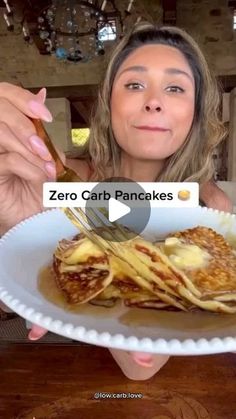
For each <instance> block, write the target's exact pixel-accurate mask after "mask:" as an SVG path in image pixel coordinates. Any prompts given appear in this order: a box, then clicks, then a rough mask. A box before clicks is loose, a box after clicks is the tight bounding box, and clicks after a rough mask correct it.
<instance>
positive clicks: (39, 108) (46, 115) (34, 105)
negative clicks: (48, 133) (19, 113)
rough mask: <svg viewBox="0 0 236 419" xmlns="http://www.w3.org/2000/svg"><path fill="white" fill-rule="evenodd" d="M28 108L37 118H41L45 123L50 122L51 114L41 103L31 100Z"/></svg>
mask: <svg viewBox="0 0 236 419" xmlns="http://www.w3.org/2000/svg"><path fill="white" fill-rule="evenodd" d="M29 108H30V110H31V111H32V112H33V113H34V114H35V116H36V117H37V118H41V119H42V120H43V121H45V122H52V120H53V118H52V114H51V112H49V110H48V109H47V108H46V106H45V105H44V104H43V103H40V102H37V101H36V100H31V101H30V102H29Z"/></svg>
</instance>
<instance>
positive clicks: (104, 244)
mask: <svg viewBox="0 0 236 419" xmlns="http://www.w3.org/2000/svg"><path fill="white" fill-rule="evenodd" d="M63 210H64V212H65V214H66V215H67V217H68V218H69V219H70V220H71V221H72V223H73V224H74V225H76V226H77V227H78V228H79V229H80V231H81V232H82V233H84V234H85V236H86V237H88V238H89V239H90V240H91V242H92V243H94V244H95V245H97V246H98V247H99V248H100V249H101V250H102V251H103V252H104V253H106V254H108V255H109V254H113V255H114V256H116V257H118V258H119V259H121V260H123V261H125V262H126V263H127V264H128V265H129V266H130V267H131V269H132V270H133V272H134V277H135V279H136V281H137V283H138V284H139V285H140V286H141V287H142V286H143V281H142V279H141V278H142V277H143V278H145V279H146V280H147V281H148V282H149V281H152V278H151V273H150V271H149V270H148V268H147V267H146V265H144V263H143V262H142V261H141V260H140V259H139V257H138V256H136V255H135V253H134V252H132V250H131V249H129V247H128V246H122V245H121V244H120V243H119V242H117V239H119V238H120V239H122V240H125V241H126V243H127V242H128V241H129V240H132V239H130V238H129V237H128V233H127V232H126V230H125V228H124V227H123V226H120V225H119V224H117V223H112V224H111V223H110V225H109V226H108V225H107V223H105V222H104V220H103V216H104V215H107V213H106V211H104V209H102V211H101V209H98V210H94V209H93V210H92V209H88V208H87V210H86V214H85V212H84V211H83V210H82V208H73V209H72V208H63ZM88 221H89V226H90V227H92V228H93V229H94V231H92V232H91V230H90V228H89V227H88V226H87V224H88ZM95 221H96V222H99V223H100V224H99V227H100V228H102V229H104V230H105V231H106V232H107V233H108V237H110V239H109V238H107V239H104V237H101V236H99V235H98V234H96V232H95V231H96V229H98V226H97V224H96V223H95ZM106 221H107V219H106ZM114 231H115V234H114ZM117 233H118V235H117ZM131 260H132V262H131ZM140 280H141V281H140ZM158 285H159V286H160V282H159V284H158ZM147 289H148V290H149V291H150V289H149V288H148V287H147ZM168 294H169V296H168ZM156 295H157V296H158V295H159V296H160V297H162V298H163V299H164V301H166V302H170V300H169V299H170V298H171V296H174V297H178V294H177V293H176V292H175V290H174V289H172V288H171V287H170V286H169V285H167V284H165V285H164V287H163V285H162V286H160V291H159V292H158V291H157V290H156ZM171 301H172V304H174V305H175V306H176V307H178V308H181V309H182V310H185V308H184V306H183V305H182V304H180V303H179V302H174V300H173V299H172V300H171Z"/></svg>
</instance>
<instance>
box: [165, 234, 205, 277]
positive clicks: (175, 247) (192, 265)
mask: <svg viewBox="0 0 236 419" xmlns="http://www.w3.org/2000/svg"><path fill="white" fill-rule="evenodd" d="M164 252H165V254H166V255H167V256H168V257H169V259H170V260H171V262H172V263H173V264H174V265H175V266H176V267H177V268H180V269H197V268H201V267H203V266H205V265H206V263H207V262H208V260H209V258H210V255H209V253H208V252H206V251H204V250H202V249H201V248H200V247H198V246H196V245H194V244H187V243H182V242H181V240H179V239H178V238H177V237H168V238H167V239H166V240H165V244H164Z"/></svg>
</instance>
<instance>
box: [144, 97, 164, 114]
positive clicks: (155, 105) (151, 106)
mask: <svg viewBox="0 0 236 419" xmlns="http://www.w3.org/2000/svg"><path fill="white" fill-rule="evenodd" d="M144 109H145V111H146V112H161V110H162V106H161V104H160V101H159V100H157V99H150V100H148V101H146V103H145V105H144Z"/></svg>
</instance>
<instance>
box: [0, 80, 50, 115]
mask: <svg viewBox="0 0 236 419" xmlns="http://www.w3.org/2000/svg"><path fill="white" fill-rule="evenodd" d="M45 97H46V89H42V91H39V92H38V94H36V95H34V94H33V93H31V92H30V91H29V90H26V89H23V88H22V87H19V86H14V85H12V84H9V83H5V82H2V83H0V98H5V99H6V100H7V101H8V102H10V103H11V104H12V105H13V106H14V107H15V108H17V109H18V110H19V111H20V112H23V113H24V114H25V115H27V116H29V117H30V118H40V119H42V120H43V121H45V122H51V121H52V115H51V113H50V112H49V110H48V109H47V107H46V106H45V105H44V103H43V102H44V101H45ZM0 101H1V100H0Z"/></svg>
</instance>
